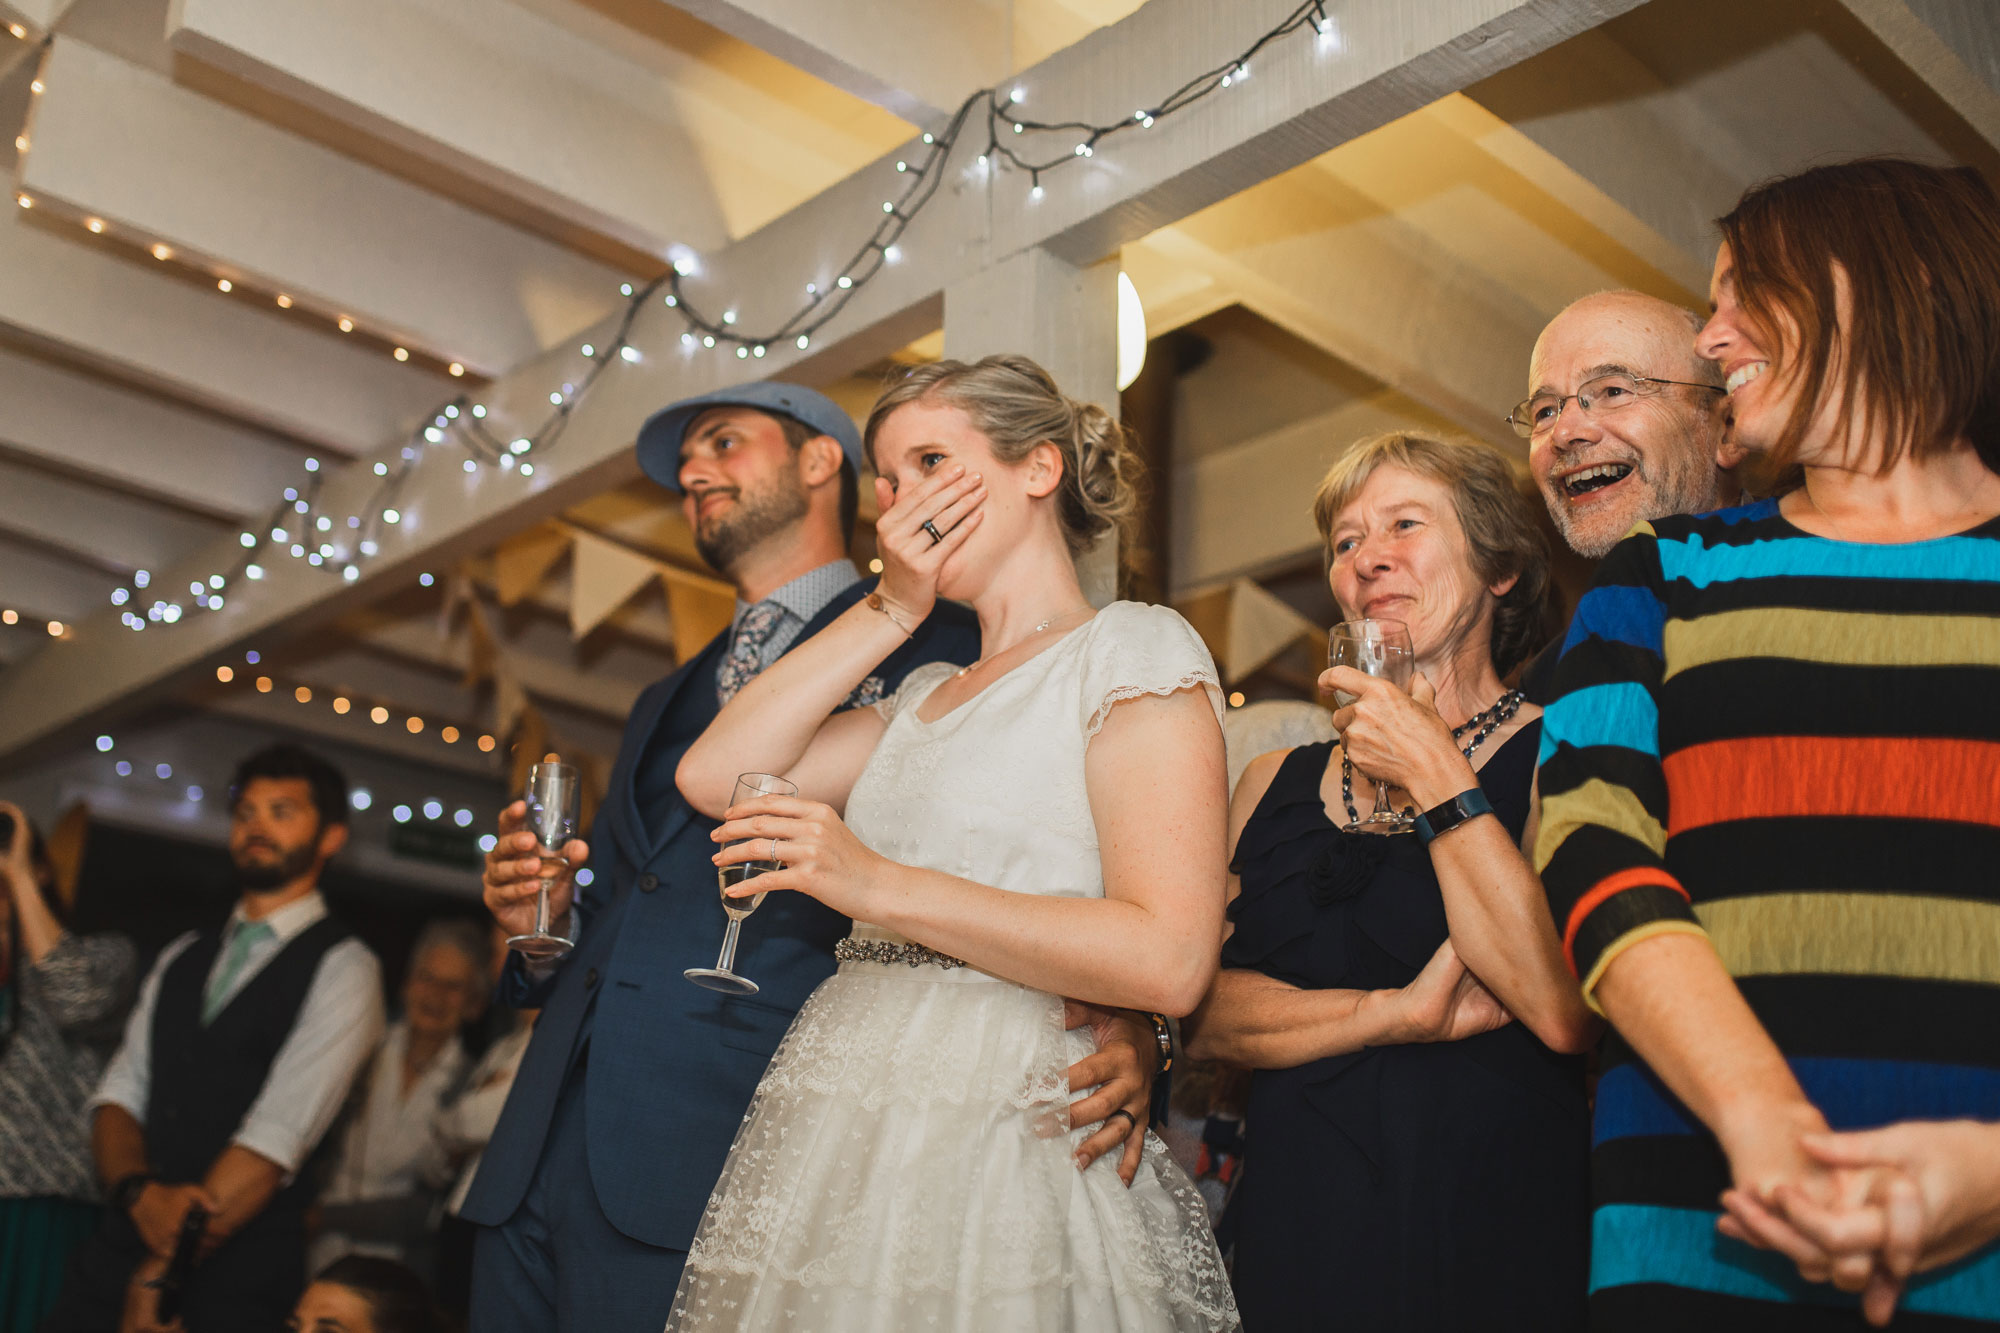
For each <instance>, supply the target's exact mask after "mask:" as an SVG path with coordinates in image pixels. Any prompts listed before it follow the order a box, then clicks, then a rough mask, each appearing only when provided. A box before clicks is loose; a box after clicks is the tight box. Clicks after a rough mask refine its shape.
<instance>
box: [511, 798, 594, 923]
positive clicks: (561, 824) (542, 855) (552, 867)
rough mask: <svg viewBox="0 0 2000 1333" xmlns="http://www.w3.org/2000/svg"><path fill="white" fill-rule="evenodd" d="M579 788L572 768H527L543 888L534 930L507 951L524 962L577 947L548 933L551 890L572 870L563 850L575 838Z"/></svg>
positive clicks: (531, 828)
mask: <svg viewBox="0 0 2000 1333" xmlns="http://www.w3.org/2000/svg"><path fill="white" fill-rule="evenodd" d="M580 789H581V788H580V784H579V783H578V781H577V775H576V769H575V768H574V767H572V766H571V765H569V764H556V763H540V764H532V765H530V766H529V768H528V790H527V793H526V795H527V803H528V814H527V819H526V821H525V826H526V828H527V829H528V831H529V832H530V833H533V834H534V835H535V855H536V856H537V857H538V858H539V859H540V860H541V863H542V864H541V871H540V874H541V887H540V891H539V892H538V893H537V895H536V897H535V928H534V930H532V931H530V932H529V933H528V934H526V935H516V936H514V937H513V938H512V939H510V940H508V941H507V947H508V948H510V949H513V950H514V951H515V952H517V953H519V954H520V955H521V956H523V957H524V958H537V959H541V958H560V957H562V956H563V955H564V954H566V953H568V952H569V951H570V950H571V949H574V948H575V947H576V941H574V940H567V939H564V938H563V937H562V936H560V935H556V934H553V933H551V932H550V930H549V890H550V889H551V888H552V887H554V884H555V881H556V880H557V879H559V878H560V877H561V876H562V874H563V872H564V871H566V870H568V869H569V858H567V857H565V856H564V855H563V848H564V847H565V846H566V845H567V844H568V843H569V841H570V839H572V838H574V837H575V836H576V822H577V801H578V792H579V791H580Z"/></svg>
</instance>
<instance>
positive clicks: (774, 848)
mask: <svg viewBox="0 0 2000 1333" xmlns="http://www.w3.org/2000/svg"><path fill="white" fill-rule="evenodd" d="M771 864H772V865H774V866H777V865H783V864H784V862H783V861H780V860H779V859H778V840H777V839H776V838H773V839H771Z"/></svg>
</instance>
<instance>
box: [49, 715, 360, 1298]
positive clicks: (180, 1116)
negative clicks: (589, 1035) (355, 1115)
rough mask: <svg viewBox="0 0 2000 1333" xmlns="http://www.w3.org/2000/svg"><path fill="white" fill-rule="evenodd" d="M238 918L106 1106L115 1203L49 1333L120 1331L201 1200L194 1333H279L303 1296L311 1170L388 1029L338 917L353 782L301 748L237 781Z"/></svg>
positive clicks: (145, 1026) (145, 1031)
mask: <svg viewBox="0 0 2000 1333" xmlns="http://www.w3.org/2000/svg"><path fill="white" fill-rule="evenodd" d="M229 809H230V823H231V826H230V835H229V854H230V858H231V860H232V861H234V863H235V866H236V877H237V882H238V883H239V884H240V886H241V888H242V897H241V898H240V899H239V900H238V902H237V904H236V907H235V909H234V910H233V911H232V912H231V913H230V914H229V918H228V920H226V921H224V922H223V923H221V924H220V925H219V926H216V927H211V928H209V929H206V930H199V931H189V932H188V933H187V934H185V935H182V936H181V937H180V938H179V939H177V940H175V941H173V943H171V944H169V945H168V946H167V947H166V949H165V950H163V951H162V952H161V954H160V958H159V961H158V962H157V963H155V964H154V965H153V970H152V972H151V973H149V974H148V975H147V977H146V980H145V983H144V984H143V985H142V986H141V987H140V991H139V1002H138V1004H137V1006H136V1007H135V1008H134V1009H133V1011H132V1016H131V1019H130V1020H129V1022H128V1023H127V1025H126V1029H125V1041H124V1044H123V1045H122V1046H120V1047H119V1049H118V1053H117V1055H115V1056H114V1057H113V1058H112V1061H111V1065H110V1068H109V1069H107V1070H106V1071H105V1075H104V1082H103V1084H102V1085H101V1086H100V1087H99V1088H98V1090H97V1095H96V1096H95V1097H94V1098H92V1099H91V1109H92V1110H93V1111H94V1113H95V1119H94V1121H93V1124H92V1135H93V1146H94V1148H95V1152H96V1158H97V1173H98V1179H99V1180H100V1181H101V1182H102V1183H103V1185H104V1189H105V1194H106V1196H107V1197H108V1199H109V1200H110V1202H111V1210H110V1212H109V1214H108V1215H107V1216H106V1218H105V1222H104V1225H103V1227H102V1228H101V1229H100V1230H99V1231H98V1233H97V1234H96V1235H95V1236H93V1237H92V1238H91V1239H90V1240H89V1241H87V1242H86V1243H85V1244H84V1245H83V1246H82V1247H81V1249H79V1251H78V1253H77V1258H76V1262H75V1263H74V1264H72V1265H71V1268H70V1273H69V1278H68V1280H67V1281H66V1282H65V1283H64V1286H63V1290H62V1295H61V1296H60V1297H59V1298H58V1300H57V1303H56V1308H55V1310H54V1311H53V1312H52V1313H51V1314H50V1316H49V1318H48V1321H47V1322H46V1323H45V1324H44V1325H43V1328H44V1329H45V1330H47V1333H99V1331H100V1330H109V1329H113V1328H116V1327H117V1326H118V1322H119V1316H120V1310H121V1306H122V1304H123V1302H124V1300H125V1296H126V1292H127V1286H128V1281H144V1280H145V1279H146V1278H148V1277H150V1276H153V1275H154V1274H157V1273H159V1272H161V1271H164V1269H165V1267H166V1263H167V1260H168V1258H169V1257H170V1256H171V1255H172V1254H173V1252H174V1246H175V1242H176V1240H177V1238H178V1236H179V1234H180V1231H181V1228H182V1223H183V1221H184V1220H185V1218H186V1215H187V1213H188V1210H189V1209H190V1208H191V1207H194V1206H197V1205H199V1206H200V1207H201V1208H203V1209H204V1210H205V1211H206V1212H207V1214H208V1222H207V1227H206V1231H205V1235H204V1242H203V1248H204V1251H205V1253H204V1256H203V1257H202V1259H201V1261H200V1262H199V1263H198V1264H197V1265H196V1266H195V1268H194V1271H193V1273H192V1275H191V1276H190V1277H189V1279H188V1283H187V1286H186V1289H185V1301H184V1305H183V1316H182V1317H183V1321H184V1323H185V1325H186V1328H187V1330H188V1333H234V1331H235V1330H241V1331H242V1333H268V1330H270V1329H273V1328H276V1327H278V1326H279V1325H280V1324H282V1323H283V1322H284V1319H285V1316H286V1315H287V1313H289V1312H290V1310H291V1308H292V1304H293V1302H294V1301H296V1300H297V1299H298V1294H299V1291H300V1289H301V1288H302V1287H304V1285H305V1211H306V1207H307V1205H308V1204H310V1203H311V1201H312V1200H311V1193H312V1188H313V1185H314V1183H315V1182H316V1179H317V1177H316V1174H315V1173H314V1171H312V1170H311V1169H310V1168H309V1166H308V1161H309V1159H310V1158H312V1157H313V1155H314V1151H315V1149H317V1148H318V1147H319V1146H320V1143H321V1140H322V1139H324V1138H325V1136H326V1132H327V1129H328V1127H329V1126H331V1125H332V1124H333V1121H334V1117H335V1116H337V1115H338V1114H339V1113H340V1107H341V1104H342V1103H343V1102H344V1101H345V1100H346V1098H347V1091H348V1088H349V1087H350V1085H351V1084H352V1083H353V1081H354V1075H355V1072H356V1071H357V1070H359V1069H360V1067H361V1065H362V1062H363V1061H365V1060H366V1059H367V1058H368V1053H369V1051H371V1050H373V1049H374V1046H375V1043H376V1041H377V1040H378V1039H379V1038H380V1037H381V1034H382V974H381V968H380V966H379V965H378V964H377V963H376V961H375V955H374V954H373V953H372V952H370V951H369V949H368V946H366V945H365V944H363V943H362V942H361V941H360V940H358V939H356V938H355V937H354V936H353V935H352V934H350V933H349V932H348V930H347V928H346V927H345V926H344V925H342V924H341V923H340V922H338V921H336V920H335V919H334V918H332V917H330V916H328V915H327V910H326V902H325V900H324V899H322V898H321V896H320V893H319V887H318V885H319V877H320V873H321V871H322V870H323V869H324V868H325V866H326V863H327V862H328V861H329V860H330V859H332V857H333V856H334V854H335V853H337V852H339V850H340V849H341V847H342V846H344V845H345V844H346V842H347V780H346V779H345V778H343V777H342V776H341V775H340V773H339V771H338V770H336V769H335V768H334V767H333V766H332V765H330V764H328V763H327V762H326V761H325V760H324V759H321V758H319V757H318V756H317V755H314V754H311V753H309V752H307V751H305V750H302V749H300V748H299V747H297V746H294V745H274V746H272V747H270V748H269V749H266V750H262V751H259V752H258V753H256V754H254V755H251V756H250V757H249V758H248V759H246V760H244V761H243V763H242V764H241V765H240V766H239V767H238V768H237V770H236V777H235V779H234V781H232V782H231V784H230V807H229Z"/></svg>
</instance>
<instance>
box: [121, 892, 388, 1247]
mask: <svg viewBox="0 0 2000 1333" xmlns="http://www.w3.org/2000/svg"><path fill="white" fill-rule="evenodd" d="M350 933H351V932H350V931H349V930H348V929H347V927H346V926H344V925H342V924H341V923H340V922H338V921H336V920H334V919H333V918H332V917H322V918H321V919H320V920H318V921H316V922H314V923H313V924H312V925H311V926H308V927H307V928H306V929H305V930H303V931H301V932H299V933H298V934H297V935H295V936H293V937H292V939H291V940H290V941H289V942H287V943H286V945H285V947H284V948H282V949H280V950H279V951H278V953H277V954H276V955H275V956H274V957H273V958H272V959H271V960H270V961H269V962H268V963H266V964H265V965H264V967H263V968H262V970H260V971H259V972H258V973H257V975H256V976H254V977H252V978H250V980H249V981H247V982H245V983H244V985H243V988H242V989H241V990H239V991H237V992H236V994H235V995H234V996H232V997H231V998H230V1001H229V1003H228V1005H227V1006H225V1007H224V1008H223V1010H222V1012H221V1013H219V1014H217V1015H216V1016H215V1021H214V1022H212V1023H209V1024H207V1025H206V1026H204V1025H203V1023H202V1021H201V1010H202V996H203V994H204V993H205V992H206V990H207V988H208V973H209V969H210V967H211V966H212V965H213V964H214V962H215V956H216V953H217V952H218V951H219V950H220V949H221V947H222V930H221V929H219V928H218V929H214V930H205V931H203V932H202V933H201V934H200V935H198V936H197V937H196V938H195V940H194V942H193V943H192V944H190V945H188V947H187V948H185V949H183V950H181V952H180V954H179V956H177V957H176V958H175V959H174V961H173V962H172V963H170V964H169V965H168V966H167V970H166V973H165V974H164V975H163V976H162V977H161V978H160V992H159V997H158V999H157V1001H156V1003H155V1006H154V1009H153V1029H152V1032H151V1034H150V1036H151V1041H152V1074H151V1079H150V1082H149V1085H148V1088H147V1093H146V1156H147V1160H148V1162H149V1163H150V1164H151V1165H152V1168H153V1170H154V1171H156V1172H158V1173H159V1176H160V1178H161V1179H162V1180H164V1181H167V1182H168V1183H170V1184H177V1183H184V1182H188V1181H198V1180H200V1179H201V1178H202V1177H203V1176H204V1175H206V1174H207V1172H208V1168H209V1166H210V1164H212V1163H213V1162H214V1161H215V1159H216V1158H217V1157H218V1156H220V1155H221V1153H222V1150H223V1149H224V1148H227V1147H228V1146H229V1142H230V1140H231V1139H232V1138H233V1137H234V1136H235V1134H236V1130H237V1127H238V1126H239V1125H241V1124H242V1123H243V1117H244V1116H245V1115H246V1114H248V1113H249V1110H250V1107H251V1105H252V1104H253V1103H255V1102H256V1100H257V1096H258V1094H259V1093H261V1092H262V1091H263V1090H264V1081H265V1080H266V1079H267V1078H269V1077H270V1073H271V1062H272V1061H274V1060H276V1059H277V1058H278V1051H279V1049H280V1048H282V1047H283V1046H284V1044H285V1038H286V1037H288V1036H290V1035H291V1032H292V1025H293V1024H294V1023H296V1022H297V1021H298V1017H299V1010H300V1009H301V1008H303V1007H304V1005H305V1002H306V995H307V993H308V992H309V991H311V989H312V984H313V978H314V977H315V976H316V975H318V973H319V965H320V962H321V960H323V959H324V958H325V957H326V955H327V951H328V950H330V949H332V948H333V946H334V945H336V944H339V943H340V942H341V941H342V940H345V939H347V938H348V936H349V934H350ZM332 1138H333V1136H332V1135H331V1134H328V1135H327V1136H326V1137H325V1139H323V1140H322V1142H321V1145H320V1146H321V1147H324V1146H325V1144H326V1143H328V1142H330V1141H331V1140H332ZM315 1165H316V1164H315ZM318 1177H319V1172H318V1171H316V1170H314V1169H311V1165H308V1166H302V1167H301V1168H300V1169H299V1171H298V1172H297V1173H296V1174H295V1175H294V1176H293V1178H292V1180H291V1183H290V1184H288V1185H286V1186H285V1187H284V1188H283V1189H281V1190H279V1191H278V1193H277V1195H276V1196H275V1197H273V1198H272V1200H271V1202H270V1203H269V1204H268V1205H266V1207H265V1209H264V1215H266V1216H268V1215H271V1214H274V1213H279V1212H284V1211H287V1210H301V1209H303V1208H304V1207H305V1205H306V1204H307V1203H309V1202H311V1196H312V1193H313V1190H314V1188H315V1186H316V1185H317V1183H318Z"/></svg>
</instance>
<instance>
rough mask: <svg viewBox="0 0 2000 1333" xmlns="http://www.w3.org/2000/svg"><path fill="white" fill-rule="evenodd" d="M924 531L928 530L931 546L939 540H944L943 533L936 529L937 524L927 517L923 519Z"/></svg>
mask: <svg viewBox="0 0 2000 1333" xmlns="http://www.w3.org/2000/svg"><path fill="white" fill-rule="evenodd" d="M924 531H925V532H928V533H929V534H930V535H931V545H932V546H936V545H937V544H938V543H939V542H941V541H943V540H944V534H943V533H942V532H939V531H938V530H937V524H935V523H933V522H931V521H930V520H929V519H925V520H924Z"/></svg>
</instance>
